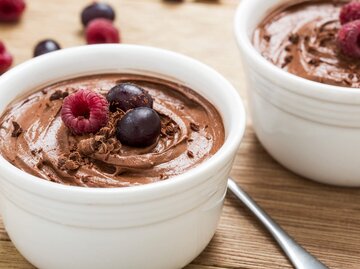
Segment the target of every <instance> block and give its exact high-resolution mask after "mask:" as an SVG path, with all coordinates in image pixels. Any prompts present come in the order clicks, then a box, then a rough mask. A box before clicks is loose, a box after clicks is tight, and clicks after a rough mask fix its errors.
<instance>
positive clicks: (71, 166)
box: [64, 160, 80, 170]
mask: <svg viewBox="0 0 360 269" xmlns="http://www.w3.org/2000/svg"><path fill="white" fill-rule="evenodd" d="M79 167H80V164H79V162H76V161H72V160H67V161H66V162H65V165H64V168H65V169H66V170H77V169H79Z"/></svg>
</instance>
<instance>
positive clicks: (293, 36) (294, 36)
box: [289, 34, 300, 45]
mask: <svg viewBox="0 0 360 269" xmlns="http://www.w3.org/2000/svg"><path fill="white" fill-rule="evenodd" d="M299 40H300V37H299V35H298V34H291V35H290V36H289V41H290V42H291V43H292V44H294V45H296V44H298V43H299Z"/></svg>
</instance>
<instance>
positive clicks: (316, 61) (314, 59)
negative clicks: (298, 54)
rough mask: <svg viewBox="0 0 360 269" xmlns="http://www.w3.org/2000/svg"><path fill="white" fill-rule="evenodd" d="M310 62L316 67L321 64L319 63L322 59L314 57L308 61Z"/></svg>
mask: <svg viewBox="0 0 360 269" xmlns="http://www.w3.org/2000/svg"><path fill="white" fill-rule="evenodd" d="M308 63H309V64H311V65H313V66H315V67H316V66H319V65H320V60H319V59H317V58H313V59H310V60H309V61H308Z"/></svg>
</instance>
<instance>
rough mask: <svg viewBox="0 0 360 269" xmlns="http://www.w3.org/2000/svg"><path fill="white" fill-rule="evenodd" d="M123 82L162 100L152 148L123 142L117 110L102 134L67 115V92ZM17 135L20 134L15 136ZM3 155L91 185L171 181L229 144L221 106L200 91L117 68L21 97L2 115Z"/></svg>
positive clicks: (41, 172) (157, 102)
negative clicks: (80, 130) (74, 125)
mask: <svg viewBox="0 0 360 269" xmlns="http://www.w3.org/2000/svg"><path fill="white" fill-rule="evenodd" d="M122 82H130V83H134V84H137V85H139V86H141V87H142V88H143V89H145V90H146V91H147V92H148V93H149V94H150V95H151V96H152V97H153V99H154V105H153V108H154V110H155V111H156V112H157V113H158V114H159V116H160V119H161V135H160V137H159V139H158V141H157V142H156V143H155V144H153V145H151V146H148V147H143V148H136V147H130V146H126V145H123V144H121V143H120V142H119V140H117V139H116V134H115V133H116V125H117V122H118V121H119V120H120V119H121V118H122V117H123V116H124V114H125V113H124V112H123V111H121V110H119V111H116V112H113V113H110V116H109V120H108V122H107V124H106V125H105V126H104V127H102V128H101V129H100V130H99V131H98V132H97V133H95V134H87V135H74V134H73V133H71V132H70V131H69V129H68V128H67V127H66V126H65V125H64V124H63V122H62V120H61V117H60V110H61V107H62V101H63V98H65V97H66V96H67V95H69V94H72V93H74V92H76V91H78V90H79V89H91V90H93V91H95V92H97V93H100V94H102V95H104V96H105V95H106V93H107V92H108V90H109V89H111V88H112V87H113V86H114V85H116V84H118V83H122ZM14 134H16V135H14ZM0 142H1V145H0V153H1V154H2V155H3V156H4V157H5V158H6V159H7V160H8V161H10V162H11V163H12V164H14V165H15V166H17V167H18V168H20V169H22V170H24V171H26V172H28V173H30V174H32V175H35V176H38V177H41V178H44V179H46V180H49V181H53V182H57V183H61V184H66V185H75V186H83V187H124V186H132V185H140V184H147V183H151V182H156V181H159V180H164V179H167V178H169V177H171V176H175V175H178V174H181V173H184V172H185V171H187V170H189V169H191V168H193V167H195V166H197V165H198V164H200V163H201V162H203V161H205V160H206V159H208V158H210V157H211V156H212V155H213V154H215V152H216V151H217V150H218V149H219V148H220V147H221V146H222V144H223V142H224V127H223V125H222V120H221V117H220V115H219V113H218V112H217V110H216V109H215V108H214V107H213V106H212V105H211V104H210V103H209V102H208V101H207V100H205V99H204V98H203V97H201V96H200V95H198V94H197V93H195V92H194V91H193V90H191V89H189V88H187V87H185V86H184V85H180V84H177V83H173V82H170V81H166V80H162V79H159V78H154V77H149V76H141V75H130V74H113V75H112V74H110V75H96V76H89V77H81V78H76V79H73V80H67V81H64V82H60V83H56V84H54V85H51V86H49V87H45V88H44V89H42V90H40V91H36V92H35V93H32V94H31V95H29V96H27V97H25V98H24V99H21V100H20V101H16V102H14V103H13V104H12V105H11V106H9V107H8V108H7V110H6V111H5V113H4V114H3V115H2V117H1V118H0Z"/></svg>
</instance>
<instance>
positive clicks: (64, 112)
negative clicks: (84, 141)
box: [61, 90, 109, 135]
mask: <svg viewBox="0 0 360 269" xmlns="http://www.w3.org/2000/svg"><path fill="white" fill-rule="evenodd" d="M108 118H109V103H108V102H107V100H106V98H105V97H104V96H102V95H100V94H98V93H95V92H92V91H89V90H79V91H77V92H76V93H73V94H71V95H69V96H68V97H66V98H65V99H64V102H63V105H62V108H61V119H62V120H63V122H64V124H65V125H66V126H67V127H68V128H69V129H70V130H71V131H72V132H73V133H74V134H75V135H82V134H88V133H96V132H97V131H99V130H100V129H101V128H102V127H104V126H105V125H106V123H107V121H108Z"/></svg>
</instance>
